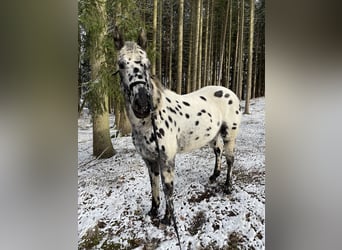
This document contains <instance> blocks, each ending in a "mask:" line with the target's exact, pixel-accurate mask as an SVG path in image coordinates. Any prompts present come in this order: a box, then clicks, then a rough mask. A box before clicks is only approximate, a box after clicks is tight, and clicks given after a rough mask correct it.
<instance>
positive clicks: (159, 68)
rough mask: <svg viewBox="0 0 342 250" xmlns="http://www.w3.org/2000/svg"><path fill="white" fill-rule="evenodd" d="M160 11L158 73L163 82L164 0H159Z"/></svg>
mask: <svg viewBox="0 0 342 250" xmlns="http://www.w3.org/2000/svg"><path fill="white" fill-rule="evenodd" d="M159 1H160V2H159V13H158V16H159V18H158V19H159V22H158V23H159V26H158V28H159V29H158V57H157V58H158V71H157V74H158V78H159V80H160V82H163V79H162V60H163V57H162V47H163V46H162V45H163V43H162V37H163V26H162V25H163V0H159Z"/></svg>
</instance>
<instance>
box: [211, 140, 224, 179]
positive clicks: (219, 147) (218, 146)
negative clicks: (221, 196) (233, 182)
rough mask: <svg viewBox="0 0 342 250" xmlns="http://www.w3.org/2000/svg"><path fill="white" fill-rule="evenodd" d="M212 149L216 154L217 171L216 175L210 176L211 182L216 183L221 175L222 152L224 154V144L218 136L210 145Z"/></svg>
mask: <svg viewBox="0 0 342 250" xmlns="http://www.w3.org/2000/svg"><path fill="white" fill-rule="evenodd" d="M210 147H212V148H213V149H214V153H215V158H216V159H215V169H214V173H213V174H212V175H211V176H210V178H209V180H210V181H211V182H214V181H215V180H216V178H217V177H218V176H219V175H220V173H221V164H222V152H223V143H222V140H221V138H219V137H218V136H217V137H216V138H215V139H214V140H213V141H212V142H211V143H210Z"/></svg>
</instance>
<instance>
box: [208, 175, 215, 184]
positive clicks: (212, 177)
mask: <svg viewBox="0 0 342 250" xmlns="http://www.w3.org/2000/svg"><path fill="white" fill-rule="evenodd" d="M209 181H210V182H211V183H213V182H215V181H216V176H215V175H212V176H210V177H209Z"/></svg>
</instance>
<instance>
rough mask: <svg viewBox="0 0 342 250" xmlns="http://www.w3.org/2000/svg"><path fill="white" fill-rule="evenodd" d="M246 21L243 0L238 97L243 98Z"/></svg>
mask: <svg viewBox="0 0 342 250" xmlns="http://www.w3.org/2000/svg"><path fill="white" fill-rule="evenodd" d="M244 23H245V0H241V28H240V56H239V86H238V97H239V98H240V99H242V88H243V75H244V56H243V50H244V34H243V33H244Z"/></svg>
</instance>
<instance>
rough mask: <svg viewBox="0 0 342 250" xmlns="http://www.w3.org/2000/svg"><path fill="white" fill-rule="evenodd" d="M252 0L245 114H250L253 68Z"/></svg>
mask: <svg viewBox="0 0 342 250" xmlns="http://www.w3.org/2000/svg"><path fill="white" fill-rule="evenodd" d="M253 39H254V0H250V22H249V53H248V78H247V93H246V104H245V114H250V110H249V103H250V98H251V89H252V70H253V43H254V40H253Z"/></svg>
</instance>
